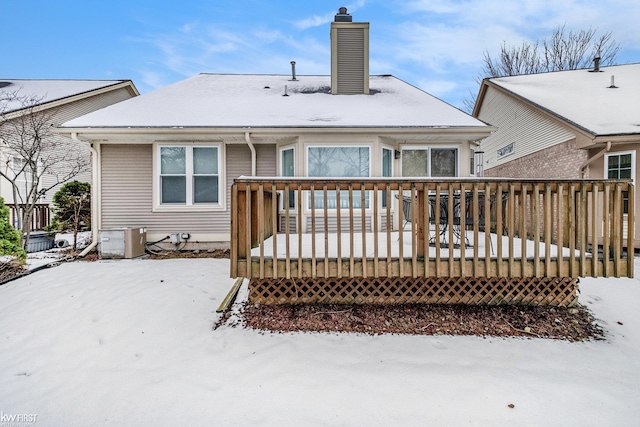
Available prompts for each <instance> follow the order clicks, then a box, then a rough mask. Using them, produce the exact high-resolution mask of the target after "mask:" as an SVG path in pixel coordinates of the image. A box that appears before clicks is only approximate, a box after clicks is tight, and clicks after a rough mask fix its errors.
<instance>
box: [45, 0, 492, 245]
mask: <svg viewBox="0 0 640 427" xmlns="http://www.w3.org/2000/svg"><path fill="white" fill-rule="evenodd" d="M368 39H369V24H368V23H358V22H353V21H352V19H351V15H349V14H347V13H346V9H344V8H342V9H341V10H340V13H338V14H337V15H336V19H335V22H333V23H332V24H331V46H332V58H331V59H332V61H331V63H332V65H331V71H332V72H331V75H325V76H312V75H298V74H296V70H295V62H292V64H291V65H292V69H291V74H287V75H255V74H250V75H219V74H200V75H197V76H194V77H191V78H188V79H186V80H184V81H181V82H178V83H175V84H173V85H170V86H167V87H164V88H161V89H159V90H156V91H153V92H150V93H147V94H144V95H142V96H140V97H136V98H133V99H130V100H127V101H124V102H122V103H119V104H117V105H113V106H110V107H108V108H105V109H103V110H100V111H96V112H94V113H91V114H87V115H85V116H82V117H80V118H77V119H74V120H70V121H67V122H66V123H64V124H62V125H61V126H60V127H59V129H58V132H60V133H61V134H64V135H68V136H71V137H72V138H74V139H76V140H79V141H84V142H86V143H90V144H91V145H92V147H93V149H94V150H95V153H96V156H95V160H96V162H95V163H94V165H95V168H96V171H97V174H96V180H95V181H94V188H95V190H96V193H95V201H94V207H95V211H94V212H95V215H94V220H95V221H96V223H95V228H94V229H103V230H104V229H113V228H122V227H141V228H142V227H144V228H146V231H147V240H148V241H158V240H163V239H164V242H165V243H167V238H168V236H170V235H174V236H175V235H177V236H180V238H181V239H187V240H188V241H187V242H185V243H186V244H185V245H184V247H185V248H193V247H206V246H212V245H219V244H222V245H228V244H229V241H230V224H229V223H230V197H231V195H230V186H231V184H232V183H233V181H234V179H236V178H238V177H240V176H267V177H269V176H271V177H294V176H296V177H354V178H355V177H403V176H405V177H408V176H409V177H410V176H420V177H438V176H440V177H442V176H447V177H461V176H469V175H470V174H472V173H473V167H472V164H473V161H474V150H475V148H476V147H477V146H478V143H479V141H480V140H481V139H483V138H485V137H487V136H488V135H489V134H490V133H491V131H492V130H493V128H492V127H491V126H488V125H486V124H485V123H483V122H481V121H480V120H477V119H475V118H473V117H471V116H469V115H467V114H465V113H463V112H461V111H460V110H458V109H456V108H454V107H452V106H450V105H448V104H446V103H444V102H443V101H441V100H439V99H437V98H435V97H433V96H431V95H429V94H428V93H425V92H423V91H422V90H420V89H418V88H416V87H414V86H411V85H410V84H408V83H406V82H403V81H402V80H400V79H398V78H396V77H393V76H391V75H378V76H370V75H369V47H368ZM287 65H288V64H287ZM296 197H297V196H296V195H293V194H292V195H291V197H289V198H288V200H289V202H288V203H289V204H290V207H292V206H297V205H296V204H297V203H302V206H303V207H304V208H303V209H301V210H300V214H301V215H302V216H303V217H304V218H305V221H302V222H301V223H302V224H303V226H302V230H299V231H302V232H305V231H307V227H308V226H307V224H308V223H309V221H310V219H311V218H310V209H309V207H310V206H309V204H310V195H309V193H306V196H305V197H303V198H304V199H305V200H297V199H296ZM367 197H368V196H367ZM356 198H357V199H359V197H356ZM280 199H281V200H280V205H279V208H280V212H283V211H284V206H283V203H284V200H285V197H280ZM327 203H333V205H332V206H328V209H330V210H332V211H333V213H334V214H335V212H336V205H335V199H332V201H331V200H330V201H328V202H327ZM354 203H360V202H359V201H357V202H354ZM365 203H367V204H369V203H370V201H369V200H368V199H367V200H366V201H365ZM381 203H382V202H381ZM368 206H369V205H368ZM316 207H318V206H316ZM374 220H379V219H378V218H373V217H372V213H371V209H369V211H368V213H367V218H366V219H365V222H366V225H365V226H366V227H370V226H371V221H374ZM358 221H360V222H359V224H358V225H357V226H358V227H362V221H361V219H360V218H358ZM292 223H296V222H295V221H294V222H292ZM399 225H400V224H396V226H399ZM281 226H284V221H283V222H282V224H281Z"/></svg>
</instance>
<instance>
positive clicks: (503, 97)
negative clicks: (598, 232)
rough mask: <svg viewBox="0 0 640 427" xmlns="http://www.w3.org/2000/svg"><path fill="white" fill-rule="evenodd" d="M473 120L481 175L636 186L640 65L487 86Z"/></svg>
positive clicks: (521, 78) (503, 79) (491, 82)
mask: <svg viewBox="0 0 640 427" xmlns="http://www.w3.org/2000/svg"><path fill="white" fill-rule="evenodd" d="M473 116H474V117H476V118H478V119H480V120H482V121H484V122H486V123H490V124H491V125H493V126H495V127H497V128H498V130H497V131H496V132H494V133H493V134H492V135H491V136H489V137H488V138H486V139H484V140H483V141H482V142H481V145H480V148H481V150H482V151H483V152H484V155H483V161H482V162H483V164H482V168H483V169H484V174H485V176H496V177H497V176H499V177H514V178H515V177H517V178H594V179H596V178H631V179H633V181H634V183H635V182H636V181H637V173H638V164H637V162H638V155H637V152H638V149H639V148H640V64H627V65H617V66H610V67H603V68H600V67H596V68H593V69H581V70H570V71H559V72H550V73H541V74H531V75H521V76H510V77H497V78H489V79H485V80H483V82H482V84H481V87H480V91H479V94H478V97H477V100H476V104H475V107H474V110H473ZM636 194H637V192H636ZM637 221H638V220H637V219H636V223H637ZM636 230H638V227H637V226H636ZM625 238H626V231H625ZM638 238H639V236H638V232H636V236H635V240H636V244H637V240H638Z"/></svg>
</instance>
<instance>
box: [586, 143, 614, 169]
mask: <svg viewBox="0 0 640 427" xmlns="http://www.w3.org/2000/svg"><path fill="white" fill-rule="evenodd" d="M609 150H611V141H607V146H606V147H604V148H603V149H602V150H600V151H598V152H597V153H596V155H595V156H593V157H592V158H590V159H589V160H587V161H586V162H584V163H583V164H582V166H580V178H584V171H585V169H587V166H589V165H590V164H591V163H593V162H594V161H595V160H597V159H599V158H600V157H602V156H604V154H605V153H608V152H609Z"/></svg>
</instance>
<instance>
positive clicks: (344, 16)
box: [334, 7, 353, 22]
mask: <svg viewBox="0 0 640 427" xmlns="http://www.w3.org/2000/svg"><path fill="white" fill-rule="evenodd" d="M334 22H353V17H352V16H351V15H349V14H348V13H347V8H346V7H341V8H340V9H338V13H336V16H335V18H334Z"/></svg>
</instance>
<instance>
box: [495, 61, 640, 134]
mask: <svg viewBox="0 0 640 427" xmlns="http://www.w3.org/2000/svg"><path fill="white" fill-rule="evenodd" d="M612 77H614V81H615V86H617V88H610V86H611V78H612ZM491 82H492V83H495V84H497V85H498V86H501V87H503V88H505V89H507V90H509V91H511V92H513V93H515V94H517V95H519V96H522V97H524V98H526V99H528V100H529V101H531V102H533V103H534V104H537V105H539V106H540V107H542V108H543V109H545V110H548V111H551V112H553V113H554V114H556V115H558V116H560V117H564V118H565V119H567V120H568V121H570V122H573V123H575V124H577V125H578V126H580V127H582V128H584V129H587V130H589V131H590V132H592V133H594V134H595V135H616V134H638V133H640V127H639V126H640V122H639V121H638V109H640V64H627V65H616V66H610V67H601V68H600V72H597V73H595V72H590V70H572V71H559V72H553V73H541V74H529V75H521V76H512V77H499V78H493V79H491Z"/></svg>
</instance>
